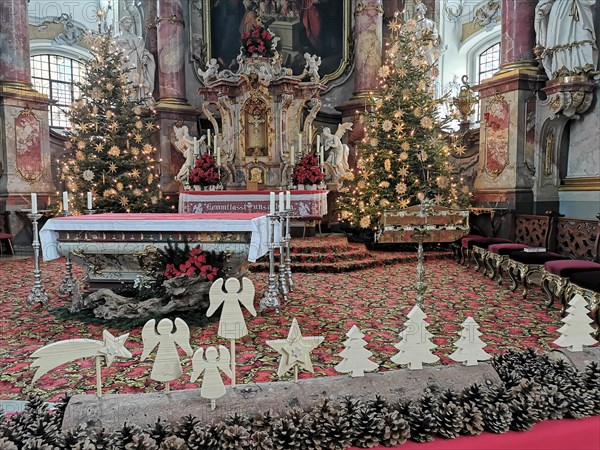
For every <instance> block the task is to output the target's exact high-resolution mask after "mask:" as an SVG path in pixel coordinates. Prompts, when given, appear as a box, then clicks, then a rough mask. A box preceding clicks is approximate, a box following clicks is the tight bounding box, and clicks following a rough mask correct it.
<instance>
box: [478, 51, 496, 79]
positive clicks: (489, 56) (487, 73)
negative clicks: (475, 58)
mask: <svg viewBox="0 0 600 450" xmlns="http://www.w3.org/2000/svg"><path fill="white" fill-rule="evenodd" d="M499 68H500V42H498V43H496V44H494V45H492V46H491V47H488V48H487V49H485V50H484V51H483V52H481V53H480V54H479V73H478V78H479V82H482V81H483V80H485V79H487V78H491V77H492V75H494V73H496V72H498V69H499Z"/></svg>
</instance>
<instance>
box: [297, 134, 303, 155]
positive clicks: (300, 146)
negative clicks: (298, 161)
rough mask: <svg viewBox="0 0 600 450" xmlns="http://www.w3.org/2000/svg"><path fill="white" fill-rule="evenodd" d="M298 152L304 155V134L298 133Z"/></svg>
mask: <svg viewBox="0 0 600 450" xmlns="http://www.w3.org/2000/svg"><path fill="white" fill-rule="evenodd" d="M298 151H299V152H300V154H302V133H298Z"/></svg>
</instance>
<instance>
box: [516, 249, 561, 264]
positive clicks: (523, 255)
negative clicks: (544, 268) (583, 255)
mask: <svg viewBox="0 0 600 450" xmlns="http://www.w3.org/2000/svg"><path fill="white" fill-rule="evenodd" d="M508 257H509V258H510V259H512V260H514V261H518V262H520V263H523V264H544V263H546V262H548V261H554V260H562V259H569V258H567V257H566V256H561V255H559V254H558V253H554V252H524V251H520V252H519V251H517V252H510V253H509V254H508Z"/></svg>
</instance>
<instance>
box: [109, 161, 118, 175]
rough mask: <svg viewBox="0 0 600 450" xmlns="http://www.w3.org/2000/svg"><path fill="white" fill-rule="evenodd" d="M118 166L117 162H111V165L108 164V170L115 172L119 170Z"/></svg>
mask: <svg viewBox="0 0 600 450" xmlns="http://www.w3.org/2000/svg"><path fill="white" fill-rule="evenodd" d="M117 169H118V167H117V165H116V164H115V163H110V165H109V166H108V171H109V172H110V173H115V172H116V171H117Z"/></svg>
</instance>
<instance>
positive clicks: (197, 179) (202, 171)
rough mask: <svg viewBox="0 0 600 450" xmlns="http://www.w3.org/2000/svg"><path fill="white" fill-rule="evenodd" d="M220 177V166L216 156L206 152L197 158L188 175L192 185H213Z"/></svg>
mask: <svg viewBox="0 0 600 450" xmlns="http://www.w3.org/2000/svg"><path fill="white" fill-rule="evenodd" d="M219 179H220V175H219V168H218V167H217V164H216V163H215V158H214V157H213V156H212V155H211V154H209V153H205V154H204V155H202V156H201V157H200V158H198V159H197V160H196V164H194V168H193V169H192V171H191V172H190V175H189V176H188V182H189V184H190V185H191V186H194V185H198V186H213V185H215V184H217V183H218V182H219Z"/></svg>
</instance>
